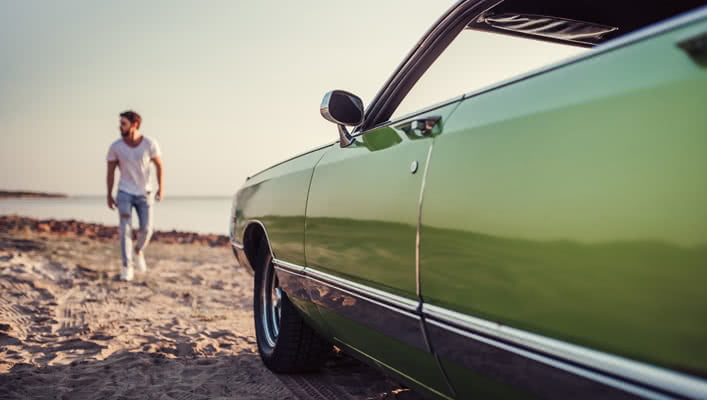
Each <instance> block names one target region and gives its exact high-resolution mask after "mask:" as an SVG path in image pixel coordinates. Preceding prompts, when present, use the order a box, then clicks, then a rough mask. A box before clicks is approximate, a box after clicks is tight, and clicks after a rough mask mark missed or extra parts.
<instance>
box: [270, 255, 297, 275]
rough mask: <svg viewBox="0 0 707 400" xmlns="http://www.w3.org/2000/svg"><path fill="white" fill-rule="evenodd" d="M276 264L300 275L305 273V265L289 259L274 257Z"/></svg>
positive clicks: (273, 260)
mask: <svg viewBox="0 0 707 400" xmlns="http://www.w3.org/2000/svg"><path fill="white" fill-rule="evenodd" d="M272 262H273V264H275V266H277V267H280V269H283V270H286V271H288V272H294V273H297V274H300V275H304V267H303V266H301V265H297V264H293V263H290V262H287V261H283V260H279V259H277V258H273V259H272Z"/></svg>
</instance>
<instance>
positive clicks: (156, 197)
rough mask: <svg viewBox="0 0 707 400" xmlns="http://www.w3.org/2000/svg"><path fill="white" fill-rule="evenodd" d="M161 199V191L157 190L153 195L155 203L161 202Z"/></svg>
mask: <svg viewBox="0 0 707 400" xmlns="http://www.w3.org/2000/svg"><path fill="white" fill-rule="evenodd" d="M162 198H163V196H162V189H158V190H157V194H156V195H155V199H157V201H162Z"/></svg>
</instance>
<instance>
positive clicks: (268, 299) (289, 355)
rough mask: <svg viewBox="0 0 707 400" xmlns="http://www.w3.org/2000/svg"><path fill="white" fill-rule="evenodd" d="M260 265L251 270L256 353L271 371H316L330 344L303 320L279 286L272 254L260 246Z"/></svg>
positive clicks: (328, 350) (265, 247)
mask: <svg viewBox="0 0 707 400" xmlns="http://www.w3.org/2000/svg"><path fill="white" fill-rule="evenodd" d="M260 254H261V255H262V257H259V258H260V260H262V264H261V265H259V266H258V267H256V269H255V284H254V288H253V312H254V317H255V332H256V337H257V343H258V353H260V358H262V360H263V362H264V363H265V365H266V366H267V367H268V368H269V369H271V370H272V371H274V372H280V373H297V372H309V371H314V370H317V369H318V368H319V367H320V366H321V365H322V363H323V361H324V360H325V358H326V356H327V354H328V353H329V352H330V351H331V348H332V347H331V344H329V343H328V342H327V341H325V340H324V339H323V338H322V337H321V336H319V335H318V334H317V333H316V332H315V331H314V329H312V328H311V327H310V326H309V325H307V323H306V322H305V321H304V319H303V318H302V316H301V315H300V314H299V311H298V310H297V309H296V308H295V306H294V305H293V304H292V303H291V302H290V300H289V299H288V298H287V294H285V293H284V292H283V291H282V290H281V289H280V287H279V282H278V279H277V274H276V273H275V267H274V265H273V263H272V255H271V253H270V250H269V249H268V248H267V246H262V247H261V252H260Z"/></svg>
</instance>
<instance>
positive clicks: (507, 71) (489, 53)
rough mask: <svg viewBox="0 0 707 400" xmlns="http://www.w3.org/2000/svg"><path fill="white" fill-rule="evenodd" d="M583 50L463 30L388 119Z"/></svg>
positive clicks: (584, 49) (583, 49) (393, 118)
mask: <svg viewBox="0 0 707 400" xmlns="http://www.w3.org/2000/svg"><path fill="white" fill-rule="evenodd" d="M584 51H588V49H586V48H582V47H575V46H568V45H563V44H555V43H550V42H544V41H537V40H528V39H523V38H517V37H512V36H506V35H498V34H492V33H487V32H479V31H474V30H464V31H462V32H461V33H460V34H459V35H458V36H457V38H456V39H454V41H452V43H451V44H450V45H449V47H447V49H446V50H445V51H444V52H443V53H442V54H441V55H440V56H439V58H438V59H437V60H436V61H435V62H434V63H433V64H432V65H431V66H430V68H429V69H428V70H427V71H426V72H425V73H424V74H423V75H422V77H421V78H420V80H418V81H417V83H416V84H415V85H414V86H413V88H412V90H411V91H410V92H409V93H408V94H407V96H406V97H405V98H404V99H403V101H402V102H401V103H400V105H399V106H398V108H397V109H396V110H395V112H394V113H393V116H392V118H391V120H395V119H397V118H399V117H402V116H404V115H406V114H409V113H412V112H414V111H416V110H419V109H422V108H424V107H428V106H431V105H433V104H436V103H439V102H442V101H445V100H448V99H451V98H453V97H456V96H459V95H462V94H464V93H468V92H471V91H474V90H476V89H481V88H483V87H486V86H489V85H492V84H493V83H496V82H499V81H502V80H505V79H508V78H512V77H514V76H516V75H519V74H522V73H525V72H528V71H532V70H534V69H537V68H540V67H542V66H544V65H547V64H551V63H554V62H557V61H560V60H562V59H564V58H567V57H570V56H574V55H577V54H580V53H582V52H584Z"/></svg>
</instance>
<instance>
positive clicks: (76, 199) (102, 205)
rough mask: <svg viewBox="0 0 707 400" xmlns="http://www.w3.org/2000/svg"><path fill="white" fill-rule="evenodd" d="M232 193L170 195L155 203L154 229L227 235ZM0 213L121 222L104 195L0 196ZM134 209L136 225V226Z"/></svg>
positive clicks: (104, 222)
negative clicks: (219, 194)
mask: <svg viewBox="0 0 707 400" xmlns="http://www.w3.org/2000/svg"><path fill="white" fill-rule="evenodd" d="M231 201H232V196H169V197H166V198H165V199H164V200H162V201H156V202H155V206H154V207H155V208H154V224H153V226H154V229H156V230H161V231H171V230H177V231H188V232H197V233H215V234H219V235H228V227H229V224H228V222H229V221H228V220H229V218H230V214H231ZM0 215H19V216H23V217H31V218H38V219H75V220H78V221H83V222H91V223H99V224H104V225H118V219H119V216H118V210H117V209H116V210H110V209H109V208H108V205H107V204H106V197H105V195H69V196H68V197H59V198H5V199H0ZM137 225H138V219H137V213H136V212H133V226H135V227H137Z"/></svg>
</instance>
